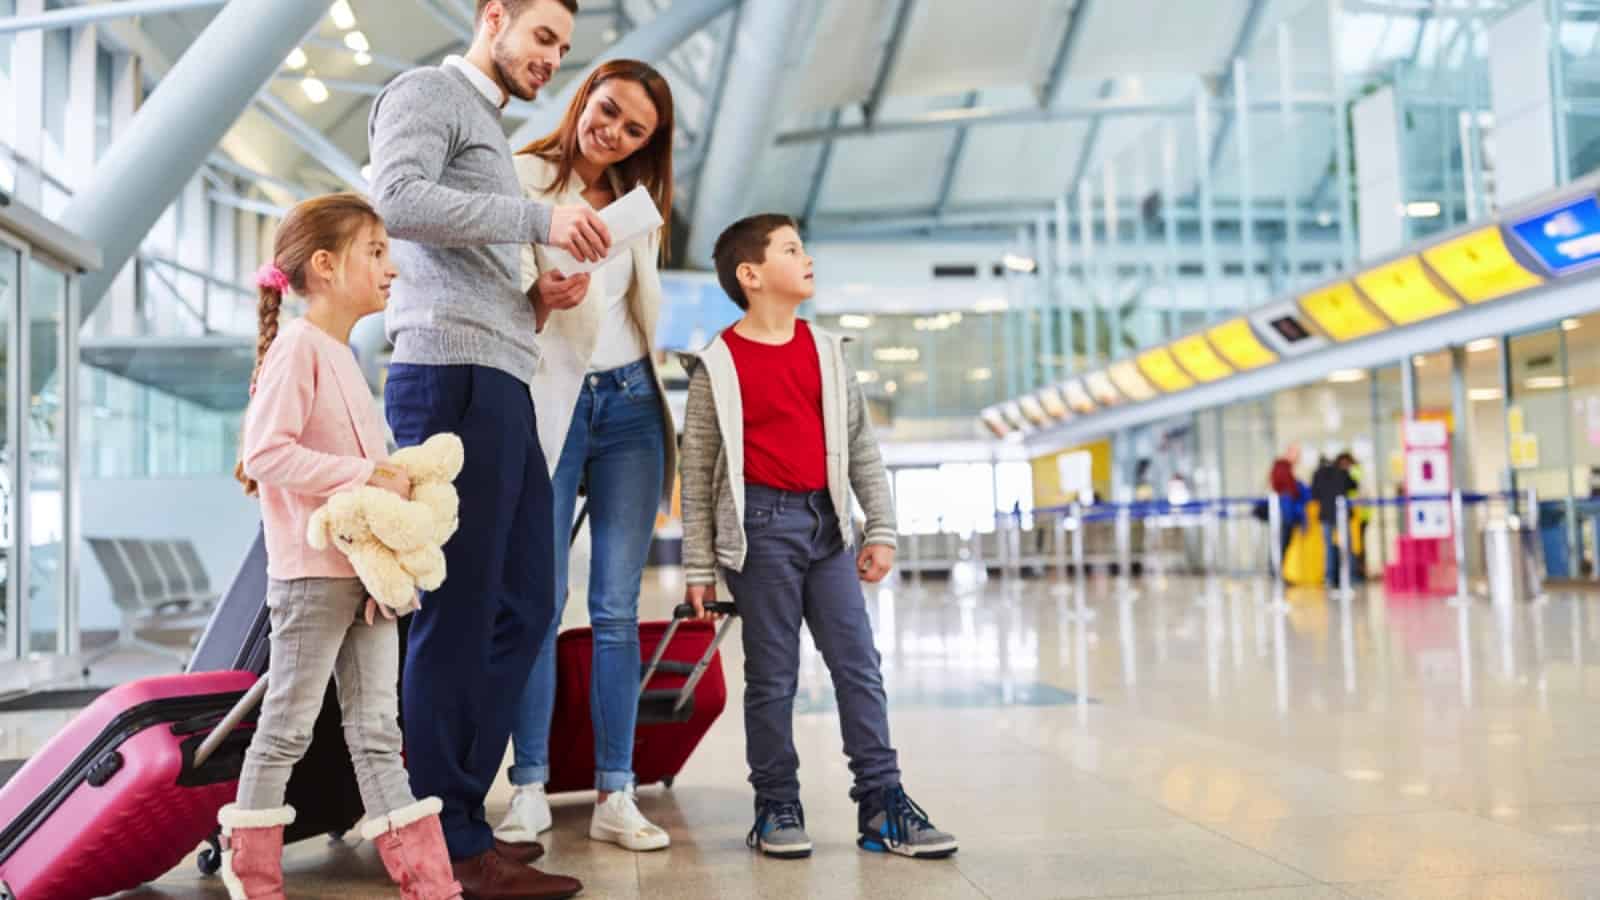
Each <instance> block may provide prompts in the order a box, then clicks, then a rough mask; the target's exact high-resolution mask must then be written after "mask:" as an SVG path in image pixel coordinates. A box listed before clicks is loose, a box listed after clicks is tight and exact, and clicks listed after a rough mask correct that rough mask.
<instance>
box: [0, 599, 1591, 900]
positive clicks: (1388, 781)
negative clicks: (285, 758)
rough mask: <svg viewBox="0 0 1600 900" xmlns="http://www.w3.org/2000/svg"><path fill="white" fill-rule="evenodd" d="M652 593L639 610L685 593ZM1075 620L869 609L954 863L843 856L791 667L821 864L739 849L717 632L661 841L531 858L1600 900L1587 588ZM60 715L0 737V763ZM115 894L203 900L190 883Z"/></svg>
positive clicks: (1166, 888)
mask: <svg viewBox="0 0 1600 900" xmlns="http://www.w3.org/2000/svg"><path fill="white" fill-rule="evenodd" d="M655 578H656V576H652V579H653V581H652V583H651V584H650V585H648V587H647V591H646V594H647V596H646V600H645V607H646V610H647V613H653V614H655V615H659V614H660V613H661V612H663V611H664V610H666V609H667V607H668V604H669V603H670V602H671V599H672V598H673V597H674V596H675V595H677V594H678V592H679V591H681V588H679V587H678V586H677V585H676V584H675V583H674V582H673V580H672V576H671V574H670V573H668V574H663V575H662V576H660V579H659V580H654V579H655ZM1079 600H1080V598H1079V597H1077V596H1074V595H1072V594H1071V593H1070V592H1068V591H1065V590H1061V589H1060V588H1058V586H1056V585H1054V584H1052V583H1051V582H1049V581H1042V582H1041V581H1027V582H1021V581H1005V580H1001V579H991V580H987V581H983V582H975V581H972V580H970V579H955V580H952V581H948V582H946V581H937V582H935V581H929V582H927V583H926V584H924V585H921V586H918V585H912V584H900V585H897V586H896V587H894V588H892V589H882V590H878V591H875V592H872V593H869V597H868V604H869V607H870V610H871V612H872V614H873V617H874V621H875V623H876V626H877V632H878V643H879V646H880V648H881V649H882V651H883V655H884V667H885V672H886V678H887V681H888V685H889V693H890V699H891V704H892V710H893V726H894V730H895V741H896V743H897V744H898V745H899V748H900V751H901V756H902V764H903V768H904V770H905V772H906V779H907V781H906V783H907V786H908V788H909V789H910V790H911V792H912V794H913V796H914V797H915V798H916V799H917V800H918V801H919V802H921V803H922V805H923V806H925V807H926V808H927V809H928V810H929V812H930V813H931V814H932V815H933V817H934V821H935V822H936V823H937V824H939V825H940V826H941V827H944V828H946V829H948V830H951V831H954V832H956V833H957V834H958V835H959V836H960V838H961V839H962V850H961V852H960V853H959V854H958V855H957V856H956V857H954V858H953V859H950V860H946V861H940V862H914V861H910V860H904V859H898V858H885V857H882V856H872V855H867V854H864V853H862V852H861V851H858V850H857V849H856V848H855V846H854V843H853V831H854V824H855V818H854V811H853V808H852V807H851V805H850V803H849V801H848V798H847V796H846V792H847V789H848V785H849V773H848V770H847V769H846V767H845V763H844V760H843V759H842V757H841V755H840V752H839V746H840V740H839V735H838V730H837V720H836V718H835V715H834V712H833V704H832V701H831V697H830V696H829V686H828V681H827V675H826V672H825V670H824V669H823V667H822V665H821V663H820V661H819V659H818V657H817V656H816V654H815V653H814V652H809V650H808V652H807V655H806V667H805V671H804V673H803V674H802V678H801V693H802V696H801V700H800V704H799V705H800V713H799V715H798V718H797V725H796V735H797V739H798V743H799V746H800V751H801V757H802V760H803V769H802V778H803V780H804V782H805V800H806V808H807V814H808V821H809V824H810V826H811V832H812V835H813V837H814V838H815V840H816V842H817V847H818V849H817V853H816V855H815V856H814V857H813V858H811V859H810V860H807V861H801V862H780V861H776V860H767V859H760V858H756V857H754V856H752V855H751V854H750V852H749V851H747V850H746V849H745V846H744V835H745V831H746V829H747V828H748V827H749V824H750V795H749V791H748V788H747V786H746V784H745V781H744V776H745V768H744V763H743V741H742V738H741V721H740V715H739V713H738V709H737V706H736V702H737V701H736V698H737V696H738V690H739V686H740V684H739V678H738V674H737V673H738V670H739V666H738V660H739V658H740V652H739V648H738V642H737V641H731V642H730V644H729V650H728V653H727V656H728V661H729V662H730V663H732V664H733V665H732V666H731V668H730V681H731V683H730V689H731V691H732V694H733V697H734V698H735V700H734V704H735V705H732V706H730V711H729V714H727V715H724V716H723V718H722V719H721V720H720V721H719V722H718V724H717V725H716V727H715V728H714V730H713V731H712V733H711V734H710V736H709V737H708V739H707V740H706V742H705V743H704V744H703V745H702V747H701V749H700V751H699V752H698V753H697V754H696V756H695V758H694V759H693V760H692V761H691V763H690V764H689V766H688V768H687V769H686V770H685V771H684V773H683V775H682V777H681V778H680V779H679V780H678V783H677V785H676V786H675V788H674V789H672V790H670V791H668V790H664V789H662V788H660V787H646V788H643V789H641V792H640V803H641V806H642V807H643V808H644V809H645V811H646V813H647V814H648V815H650V816H651V817H652V818H654V819H655V820H656V821H657V822H658V823H660V824H662V825H664V826H665V827H667V828H668V829H669V830H670V831H671V832H672V835H673V839H674V844H673V846H672V848H671V849H670V850H668V851H665V852H661V853H657V854H651V855H633V854H629V853H626V852H624V851H621V850H619V849H616V848H614V847H610V846H608V845H599V844H594V843H592V842H590V841H589V840H588V839H587V837H586V835H587V824H588V806H587V805H588V803H589V802H590V801H591V796H590V795H574V796H572V797H568V798H562V799H561V800H560V802H559V805H558V808H557V811H556V829H555V832H554V833H553V834H552V835H549V836H548V841H547V843H548V845H549V847H550V855H549V857H548V860H547V863H546V865H547V867H548V868H549V869H551V870H554V871H560V872H564V873H570V874H573V875H577V876H578V877H580V878H582V879H583V880H584V882H585V883H586V885H587V890H586V891H585V896H589V897H606V898H634V897H640V898H678V897H683V898H711V897H728V898H747V897H761V898H788V897H794V898H833V897H840V898H845V897H882V898H893V900H900V898H943V897H952V898H991V900H1013V898H1016V900H1021V898H1036V897H1037V898H1090V897H1190V898H1240V900H1243V898H1253V900H1291V898H1307V900H1322V898H1345V897H1358V898H1397V900H1398V898H1404V900H1413V898H1415V900H1430V898H1519V900H1535V898H1538V900H1543V898H1583V897H1592V898H1600V718H1596V717H1595V713H1596V712H1597V711H1600V665H1597V662H1600V593H1579V592H1572V593H1555V594H1553V595H1552V596H1551V597H1550V598H1549V599H1548V600H1546V601H1543V602H1540V603H1537V604H1532V605H1527V606H1521V607H1516V608H1511V609H1506V610H1497V609H1496V608H1495V607H1493V606H1491V605H1489V604H1488V603H1487V602H1486V601H1483V600H1478V601H1476V602H1475V603H1473V604H1470V605H1468V606H1466V607H1464V608H1463V607H1458V606H1455V605H1452V604H1450V603H1448V602H1446V601H1443V600H1435V601H1415V600H1386V599H1385V598H1384V597H1383V596H1382V594H1381V592H1380V591H1377V590H1373V591H1370V592H1365V593H1361V592H1358V593H1357V594H1356V595H1355V596H1354V597H1352V598H1350V599H1347V600H1341V599H1339V598H1338V597H1337V596H1329V595H1328V594H1326V593H1325V592H1323V591H1321V590H1312V589H1297V590H1291V591H1290V592H1289V593H1288V595H1287V596H1286V597H1284V598H1282V600H1281V601H1280V600H1278V599H1277V598H1275V597H1274V596H1273V595H1272V593H1271V591H1270V590H1269V588H1268V587H1267V586H1266V585H1265V584H1264V583H1258V582H1253V581H1223V580H1204V579H1172V580H1166V581H1158V580H1152V581H1147V582H1135V583H1134V584H1133V585H1132V586H1131V587H1130V586H1127V585H1123V584H1120V583H1119V582H1117V581H1116V580H1114V579H1112V580H1104V579H1102V580H1094V579H1091V580H1090V582H1089V583H1088V589H1087V591H1086V593H1085V595H1084V596H1083V597H1082V598H1081V600H1082V602H1081V603H1080V602H1079ZM568 618H569V620H570V621H573V622H577V621H581V620H582V618H583V614H582V611H581V610H577V609H573V610H571V611H570V612H569V614H568ZM58 724H59V719H52V718H51V717H49V716H38V715H35V716H33V717H31V718H29V717H11V718H10V719H9V720H8V719H0V728H4V729H5V731H4V734H0V747H4V748H6V749H12V750H15V749H18V748H22V749H26V747H27V745H28V744H29V743H31V742H33V741H35V740H37V737H38V735H39V734H40V733H41V732H46V733H47V731H48V729H49V728H52V727H56V726H57V725H58ZM30 735H31V737H30ZM508 791H509V789H508V788H507V787H506V786H505V785H504V784H502V785H501V786H500V788H499V789H497V790H496V791H495V793H494V795H493V796H492V797H491V801H490V814H491V816H492V817H496V818H497V817H498V816H499V814H500V813H501V811H502V810H503V809H504V806H505V804H506V802H507V800H508V796H509V792H508ZM288 868H289V870H290V871H291V873H292V880H291V881H290V891H291V896H292V897H306V898H310V897H382V896H393V894H392V893H390V891H391V889H389V888H387V887H386V886H385V883H384V879H383V876H382V869H381V866H380V865H379V863H378V861H377V858H376V856H375V854H374V853H373V852H372V850H371V848H370V847H366V846H355V845H354V842H351V843H349V844H335V845H330V844H328V843H325V842H322V841H310V842H306V843H304V844H301V845H299V846H296V847H293V848H291V849H290V851H289V853H288ZM129 896H139V897H151V898H154V897H172V898H185V900H191V898H217V900H220V898H222V897H224V896H225V895H224V892H223V890H222V887H221V885H220V884H219V883H218V882H216V881H215V880H213V879H205V878H202V877H201V876H199V875H198V874H196V873H195V870H194V868H193V867H192V865H191V864H189V863H186V864H185V865H184V866H183V867H181V868H179V869H178V870H176V871H174V872H173V873H172V874H170V875H169V876H167V877H166V878H164V879H163V880H162V881H161V882H160V883H159V884H157V885H154V886H151V887H149V888H147V889H145V890H143V891H140V892H138V893H136V894H134V895H129Z"/></svg>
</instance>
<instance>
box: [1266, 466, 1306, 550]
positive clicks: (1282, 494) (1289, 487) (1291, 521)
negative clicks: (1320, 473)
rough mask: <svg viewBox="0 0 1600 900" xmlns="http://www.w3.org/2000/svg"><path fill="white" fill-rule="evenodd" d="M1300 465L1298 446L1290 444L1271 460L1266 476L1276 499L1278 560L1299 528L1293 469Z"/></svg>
mask: <svg viewBox="0 0 1600 900" xmlns="http://www.w3.org/2000/svg"><path fill="white" fill-rule="evenodd" d="M1299 464H1300V445H1299V444H1290V445H1289V446H1287V447H1285V448H1284V449H1283V455H1282V456H1280V457H1278V458H1277V459H1276V460H1273V463H1272V471H1271V473H1270V474H1269V475H1268V483H1269V484H1270V486H1271V488H1272V493H1273V495H1275V496H1276V497H1277V498H1278V513H1279V515H1278V558H1279V559H1282V558H1283V557H1284V555H1285V554H1287V553H1288V552H1289V541H1290V540H1292V539H1293V538H1294V530H1295V529H1296V528H1297V527H1299V525H1300V519H1301V516H1302V515H1303V514H1304V513H1303V511H1302V509H1301V505H1300V503H1301V493H1302V488H1301V486H1300V480H1299V479H1298V478H1296V477H1295V474H1294V467H1295V466H1297V465H1299Z"/></svg>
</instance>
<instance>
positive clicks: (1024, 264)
mask: <svg viewBox="0 0 1600 900" xmlns="http://www.w3.org/2000/svg"><path fill="white" fill-rule="evenodd" d="M1000 261H1001V262H1002V263H1004V264H1005V267H1006V268H1008V269H1010V270H1011V271H1013V272H1032V271H1033V270H1034V269H1037V268H1038V267H1039V263H1038V262H1037V261H1035V260H1034V259H1032V258H1031V257H1027V256H1018V255H1016V254H1015V253H1007V254H1006V255H1005V256H1003V257H1001V260H1000Z"/></svg>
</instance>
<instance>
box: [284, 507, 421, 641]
mask: <svg viewBox="0 0 1600 900" xmlns="http://www.w3.org/2000/svg"><path fill="white" fill-rule="evenodd" d="M434 530H435V523H434V520H433V510H432V509H431V508H430V507H429V506H428V505H427V504H425V503H419V502H417V501H415V500H403V499H401V498H400V497H397V496H395V495H394V494H392V493H390V492H388V491H385V490H382V489H380V488H375V487H371V486H362V487H358V488H355V489H353V490H348V491H342V492H340V493H338V494H335V495H333V496H332V497H330V498H328V502H327V503H324V504H323V505H322V507H321V508H320V509H318V510H317V511H316V512H314V513H312V515H311V521H310V522H309V523H308V524H307V527H306V541H307V543H309V544H310V545H311V547H312V549H315V550H325V549H327V548H328V547H329V546H330V545H331V546H334V547H337V548H338V549H339V551H340V552H341V553H343V554H344V555H345V557H346V558H347V559H349V560H350V565H351V566H353V567H354V568H355V570H356V575H357V577H359V578H360V579H361V583H362V584H363V585H365V586H366V588H367V592H368V593H369V594H371V595H372V599H374V600H376V601H378V602H379V603H381V604H383V605H384V606H386V607H388V608H390V609H392V610H394V611H396V612H398V613H406V612H410V611H411V610H412V609H414V608H415V607H416V598H417V586H418V581H419V579H418V578H417V577H416V575H415V574H413V572H412V570H411V569H409V568H408V567H407V566H405V565H404V564H403V563H402V560H412V561H414V562H415V561H417V560H419V559H420V558H421V557H422V556H425V554H426V551H427V549H428V548H430V547H432V548H433V549H434V550H435V551H437V550H438V548H437V546H435V545H433V544H432V540H433V535H434ZM430 574H431V573H430ZM441 580H442V576H441Z"/></svg>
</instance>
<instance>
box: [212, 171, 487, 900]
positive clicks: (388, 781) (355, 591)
mask: <svg viewBox="0 0 1600 900" xmlns="http://www.w3.org/2000/svg"><path fill="white" fill-rule="evenodd" d="M395 275H396V273H395V271H394V268H393V267H392V266H391V265H390V262H389V242H388V236H387V234H386V233H385V231H384V227H383V222H382V220H380V219H379V218H378V215H377V213H375V212H373V210H372V207H371V206H369V205H368V204H367V201H365V200H363V199H362V198H361V197H358V196H356V195H355V194H334V195H332V196H327V197H318V198H316V199H313V200H307V201H306V202H304V203H301V204H300V205H298V206H296V207H295V208H294V209H292V210H290V211H289V214H288V216H286V217H285V218H284V220H283V224H282V225H280V226H279V227H278V234H277V242H276V245H275V248H274V251H273V260H272V262H270V263H268V264H266V265H265V266H263V267H262V268H261V271H260V272H259V273H258V274H257V276H256V282H257V284H258V286H259V287H260V290H261V301H260V306H259V314H260V319H261V329H260V340H259V343H258V344H257V346H256V370H255V374H254V375H253V376H252V377H251V379H250V394H251V401H250V407H249V409H248V410H247V411H246V413H245V424H244V434H243V437H242V438H241V440H240V450H241V453H240V462H239V466H238V469H237V470H236V471H235V474H236V475H237V476H238V478H239V480H240V481H241V482H242V483H243V484H244V486H245V493H247V494H250V495H253V496H254V495H259V496H260V498H261V517H262V524H263V528H264V529H265V532H266V542H267V558H268V562H267V574H268V575H269V576H270V582H269V584H268V587H267V607H268V609H269V610H270V612H269V616H270V618H271V623H272V632H271V634H272V638H271V639H272V656H271V659H272V668H271V672H270V673H269V675H268V677H269V678H270V679H271V680H270V681H269V683H268V688H267V694H266V697H265V699H264V700H263V701H262V707H261V715H260V717H259V720H258V722H257V723H256V729H255V734H254V736H253V737H252V738H251V740H250V749H249V750H248V751H246V753H245V762H244V770H243V772H242V773H241V774H240V776H239V796H238V800H237V801H236V802H235V803H231V804H229V805H228V806H226V807H223V809H222V812H221V813H220V815H219V816H218V820H219V823H220V824H221V826H222V833H223V857H222V858H223V863H222V878H223V881H224V882H225V883H226V884H227V887H228V894H229V896H230V897H232V898H234V900H246V898H248V900H283V896H284V894H283V870H282V867H281V857H282V855H283V829H284V826H286V825H288V824H290V823H292V822H293V821H294V810H293V809H292V808H290V807H288V806H285V805H284V803H283V799H284V788H285V786H286V785H287V784H288V781H289V772H290V770H291V769H292V768H293V767H294V764H295V763H296V762H297V761H299V759H300V758H301V756H303V755H304V754H305V751H306V746H307V745H308V744H309V743H310V740H311V727H312V724H313V723H314V722H315V720H316V717H317V713H318V712H319V711H320V710H321V707H322V697H323V692H324V690H325V689H326V687H327V684H328V678H329V676H330V675H331V676H332V677H333V678H334V679H335V680H336V681H337V683H338V689H339V702H340V706H341V708H342V709H343V711H344V733H345V740H346V742H347V743H348V744H349V746H350V756H351V758H352V760H353V761H354V763H355V770H356V778H357V781H358V782H359V786H360V789H361V799H362V802H363V804H364V805H365V806H366V811H367V821H366V822H365V823H364V824H363V826H362V828H361V833H362V836H363V837H365V838H367V839H369V840H373V841H374V842H375V843H376V844H377V846H378V852H379V854H380V855H381V856H382V857H383V863H384V866H385V868H387V869H388V871H389V874H390V876H391V877H393V878H394V880H395V882H396V883H397V884H399V885H401V891H402V896H403V897H405V898H407V900H421V898H427V900H451V898H458V897H460V896H461V888H460V885H459V884H457V883H456V882H455V879H454V878H453V876H452V873H451V866H450V857H449V854H448V853H447V851H446V849H445V843H444V832H443V830H442V829H441V828H440V825H439V819H438V812H439V806H440V804H439V801H438V800H437V799H434V798H429V799H427V800H423V801H421V802H418V801H417V798H416V797H414V796H412V794H411V787H410V783H409V780H408V778H407V777H406V771H405V768H404V767H403V765H402V763H401V760H400V728H399V721H398V719H399V710H398V703H397V699H396V692H395V682H396V676H397V673H398V671H399V653H400V645H399V642H398V639H397V637H396V627H395V623H394V622H393V621H392V619H393V615H392V614H391V613H389V611H388V610H387V609H386V608H385V609H384V610H383V612H384V618H383V619H379V620H377V621H376V622H374V618H373V613H374V609H375V607H376V606H377V604H375V603H374V602H373V601H372V600H371V599H370V598H368V597H367V595H366V591H365V590H364V589H363V588H362V586H361V582H360V580H359V579H357V578H356V577H355V570H354V569H352V568H351V566H350V563H349V562H348V561H347V560H346V559H345V558H344V557H343V556H342V555H341V554H340V553H339V551H338V550H337V549H334V548H331V547H330V548H328V549H327V550H325V551H320V552H319V551H314V550H312V549H311V548H310V547H309V546H307V544H306V541H305V534H306V524H307V521H308V520H309V519H310V517H311V514H312V512H314V511H315V510H316V509H317V508H318V507H319V506H321V505H322V504H323V502H324V501H326V500H327V499H328V497H330V496H332V495H333V494H336V493H338V492H340V491H344V490H348V489H351V488H355V487H359V486H361V485H364V484H370V485H374V486H376V487H380V488H383V489H385V490H389V491H393V492H394V493H396V494H398V495H400V496H401V497H409V495H410V493H411V486H410V483H409V481H408V480H407V478H406V477H405V474H404V473H403V472H401V471H399V470H398V469H395V468H392V467H389V466H387V465H385V464H384V460H385V459H386V457H387V445H386V443H385V440H384V429H383V422H382V420H381V419H380V418H379V417H378V414H377V412H376V409H375V404H374V401H373V397H372V392H371V391H370V390H369V389H368V387H367V382H366V379H365V378H364V377H363V376H362V374H361V369H360V367H359V366H358V365H357V363H356V359H355V354H354V353H352V352H351V351H350V348H349V346H348V340H349V337H350V329H351V327H353V326H354V325H355V323H356V320H357V319H360V318H361V317H363V316H365V315H368V314H369V313H375V312H379V311H381V310H382V309H383V308H384V305H385V303H386V301H387V298H388V295H389V285H390V283H391V282H392V281H394V279H395ZM291 290H293V291H294V292H295V293H296V294H299V295H300V296H301V297H303V298H304V299H305V301H306V315H305V318H304V319H299V320H295V321H290V322H286V323H284V324H283V325H282V327H281V328H280V326H279V321H278V317H279V310H280V309H281V308H282V306H283V298H284V295H285V294H287V293H288V292H289V291H291ZM363 618H364V619H365V622H364V623H363V622H362V621H360V620H361V619H363Z"/></svg>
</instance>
